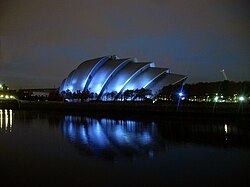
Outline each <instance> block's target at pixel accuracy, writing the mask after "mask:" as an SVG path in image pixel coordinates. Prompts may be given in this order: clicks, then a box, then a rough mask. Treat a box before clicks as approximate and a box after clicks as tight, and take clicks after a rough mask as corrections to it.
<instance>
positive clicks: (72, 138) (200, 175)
mask: <svg viewBox="0 0 250 187" xmlns="http://www.w3.org/2000/svg"><path fill="white" fill-rule="evenodd" d="M249 181H250V124H249V119H246V117H244V118H240V117H239V118H205V117H202V118H201V117H195V118H194V117H187V116H186V117H176V116H165V117H161V118H159V117H152V116H151V117H145V116H129V117H128V116H127V117H115V116H112V117H111V116H99V115H94V114H93V115H84V114H70V113H65V114H62V113H60V112H35V111H13V110H4V109H0V184H1V185H0V186H21V185H22V186H24V185H25V186H249V185H250V183H249Z"/></svg>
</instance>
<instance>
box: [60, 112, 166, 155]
mask: <svg viewBox="0 0 250 187" xmlns="http://www.w3.org/2000/svg"><path fill="white" fill-rule="evenodd" d="M63 134H64V135H65V136H66V137H68V138H69V140H70V142H72V143H73V144H75V145H77V147H78V148H79V149H80V150H84V152H85V153H87V154H90V155H92V156H97V157H99V158H105V159H115V158H118V157H131V158H132V157H133V156H138V155H140V156H142V155H148V157H150V158H152V157H153V155H154V152H155V151H156V150H160V149H164V146H163V145H164V144H163V141H162V139H161V137H160V135H159V133H158V129H157V125H156V124H155V123H154V122H149V123H144V122H137V121H133V120H113V119H109V118H102V119H95V118H89V117H79V116H65V118H64V123H63Z"/></svg>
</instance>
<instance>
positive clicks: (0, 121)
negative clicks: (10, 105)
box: [0, 109, 13, 133]
mask: <svg viewBox="0 0 250 187" xmlns="http://www.w3.org/2000/svg"><path fill="white" fill-rule="evenodd" d="M12 124H13V112H12V110H11V109H9V110H7V109H0V132H4V133H11V132H12Z"/></svg>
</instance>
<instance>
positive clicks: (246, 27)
mask: <svg viewBox="0 0 250 187" xmlns="http://www.w3.org/2000/svg"><path fill="white" fill-rule="evenodd" d="M248 1H249V0H143V1H142V0H126V1H125V0H89V1H87V0H48V1H46V0H1V1H0V83H6V84H7V85H9V86H10V87H11V88H15V89H18V88H34V87H35V88H39V87H54V86H56V87H58V86H59V85H60V83H61V81H62V80H63V79H64V78H65V77H66V76H67V75H68V74H69V73H70V72H71V71H72V70H73V69H74V68H76V67H77V66H78V65H79V64H80V63H81V62H82V61H84V60H87V59H91V58H95V57H99V56H104V55H113V54H116V55H118V56H119V57H121V58H124V57H132V58H134V57H136V58H137V59H138V60H139V61H152V62H155V63H156V66H159V67H169V68H170V69H171V71H172V72H176V73H180V74H186V75H188V77H189V78H188V82H189V83H194V82H204V81H209V82H210V81H221V80H223V77H222V75H221V73H220V70H221V69H222V68H224V69H225V72H226V74H227V76H228V78H229V79H230V80H233V81H243V80H250V11H249V10H250V3H249V2H248Z"/></svg>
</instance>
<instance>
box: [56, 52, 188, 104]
mask: <svg viewBox="0 0 250 187" xmlns="http://www.w3.org/2000/svg"><path fill="white" fill-rule="evenodd" d="M185 79H187V76H185V75H179V74H172V73H169V69H168V68H157V67H155V64H154V63H152V62H134V60H132V59H130V58H126V59H119V58H118V57H117V56H105V57H101V58H96V59H91V60H87V61H84V62H83V63H81V64H80V65H79V66H78V67H77V68H76V69H75V70H73V71H72V72H71V73H70V74H69V75H68V77H67V78H66V79H64V80H63V81H62V83H61V85H60V89H59V91H60V92H62V91H67V90H69V91H71V92H77V91H78V90H79V91H83V90H86V89H88V90H89V91H90V92H93V93H97V94H98V95H99V96H98V98H99V99H101V97H102V95H103V94H105V93H110V92H114V91H115V92H117V94H121V93H123V92H124V91H125V90H135V89H141V88H146V89H151V90H152V92H153V94H156V93H157V92H158V91H159V90H160V89H161V88H163V87H164V86H168V85H170V84H175V83H177V82H180V81H184V80H185Z"/></svg>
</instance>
